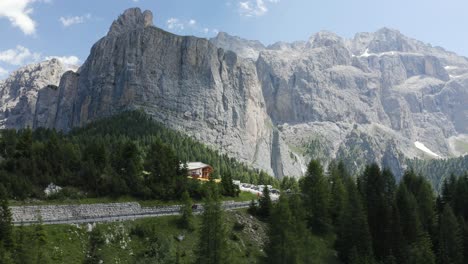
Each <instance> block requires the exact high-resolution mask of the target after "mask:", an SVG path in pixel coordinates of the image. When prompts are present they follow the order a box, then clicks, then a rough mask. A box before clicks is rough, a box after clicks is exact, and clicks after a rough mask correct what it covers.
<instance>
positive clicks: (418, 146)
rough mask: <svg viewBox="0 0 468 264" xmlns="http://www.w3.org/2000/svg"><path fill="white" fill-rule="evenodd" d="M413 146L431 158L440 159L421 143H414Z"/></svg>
mask: <svg viewBox="0 0 468 264" xmlns="http://www.w3.org/2000/svg"><path fill="white" fill-rule="evenodd" d="M414 146H415V147H416V148H418V149H419V150H422V151H424V152H425V153H427V154H429V155H431V156H433V157H436V158H440V155H438V154H436V153H434V152H433V151H432V150H430V149H429V148H428V147H426V146H425V145H424V144H423V143H421V142H419V141H416V142H414Z"/></svg>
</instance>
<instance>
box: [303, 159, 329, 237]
mask: <svg viewBox="0 0 468 264" xmlns="http://www.w3.org/2000/svg"><path fill="white" fill-rule="evenodd" d="M300 185H301V191H302V194H303V195H304V206H305V209H306V212H307V221H308V225H309V227H310V228H311V230H312V231H313V232H314V233H317V234H324V233H327V232H328V231H329V229H330V226H331V219H330V208H329V201H330V196H329V193H330V191H329V183H328V179H327V178H326V177H325V176H324V175H323V168H322V165H320V162H319V161H317V160H312V161H310V163H309V166H308V168H307V173H306V175H305V177H304V178H302V179H301V184H300Z"/></svg>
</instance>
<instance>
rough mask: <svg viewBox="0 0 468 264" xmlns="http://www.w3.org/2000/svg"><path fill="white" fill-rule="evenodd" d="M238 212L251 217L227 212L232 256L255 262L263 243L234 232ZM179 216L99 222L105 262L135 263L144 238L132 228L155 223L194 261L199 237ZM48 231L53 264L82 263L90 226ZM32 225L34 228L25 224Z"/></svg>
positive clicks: (53, 227) (51, 227) (54, 227)
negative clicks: (181, 237) (232, 235)
mask: <svg viewBox="0 0 468 264" xmlns="http://www.w3.org/2000/svg"><path fill="white" fill-rule="evenodd" d="M235 214H239V215H241V216H242V217H248V218H249V219H250V217H249V216H248V215H247V213H246V212H245V211H236V212H226V218H227V221H226V223H227V225H228V228H229V230H230V231H229V233H235V234H236V235H235V237H237V238H238V239H236V240H233V239H230V241H231V242H230V243H231V246H232V248H233V250H232V253H233V257H234V258H235V260H236V261H237V262H236V263H255V261H256V259H257V257H258V256H260V255H261V254H262V252H261V251H260V245H259V244H258V242H256V241H255V240H254V239H252V237H251V233H250V232H248V231H247V229H244V230H242V231H233V229H232V227H233V225H234V222H235V221H236V220H235V219H236V217H235ZM177 219H178V217H177V216H167V217H159V218H145V219H139V220H136V221H126V222H116V223H105V224H99V228H101V230H103V231H104V237H105V238H106V239H107V240H108V241H109V243H106V244H105V245H104V246H103V247H102V248H100V252H101V253H102V256H103V258H102V259H103V261H104V263H132V262H133V256H136V255H139V254H140V253H141V252H142V251H143V250H144V241H142V239H141V238H139V237H137V236H134V235H130V230H131V229H132V228H133V227H134V226H136V225H143V226H145V225H147V226H150V225H156V226H157V229H156V233H157V235H158V236H161V237H165V238H170V239H171V240H172V243H173V245H174V246H175V247H176V248H177V247H178V248H179V252H181V260H182V263H191V261H192V260H193V259H194V249H195V248H196V244H197V239H198V230H195V231H194V232H188V231H186V230H183V229H180V228H179V227H178V226H177ZM195 221H196V225H197V227H198V226H199V225H200V217H199V216H196V218H195ZM254 221H255V222H256V224H255V225H258V226H262V228H265V224H264V223H261V222H259V221H257V220H255V219H254ZM44 227H45V230H46V232H47V239H48V245H47V247H48V250H47V251H48V253H49V255H50V256H51V258H52V263H67V264H73V263H82V262H83V259H84V258H85V256H86V253H87V248H88V239H89V233H88V232H87V229H88V225H80V226H78V225H76V226H75V225H48V226H44ZM23 228H33V227H23ZM180 234H185V239H184V240H183V241H181V242H177V241H176V239H175V236H177V235H180Z"/></svg>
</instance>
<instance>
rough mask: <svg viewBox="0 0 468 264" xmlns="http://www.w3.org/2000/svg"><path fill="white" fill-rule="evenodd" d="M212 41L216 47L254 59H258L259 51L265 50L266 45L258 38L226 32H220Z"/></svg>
mask: <svg viewBox="0 0 468 264" xmlns="http://www.w3.org/2000/svg"><path fill="white" fill-rule="evenodd" d="M210 42H211V43H213V44H214V45H215V46H216V47H220V48H223V49H225V50H230V51H234V52H235V53H237V55H239V56H240V57H243V58H249V59H253V60H256V59H257V58H258V55H259V53H260V52H261V51H263V50H265V46H264V45H263V44H262V43H261V42H260V41H258V40H247V39H243V38H240V37H237V36H232V35H229V34H228V33H226V32H219V33H218V35H217V36H216V37H214V38H212V39H210Z"/></svg>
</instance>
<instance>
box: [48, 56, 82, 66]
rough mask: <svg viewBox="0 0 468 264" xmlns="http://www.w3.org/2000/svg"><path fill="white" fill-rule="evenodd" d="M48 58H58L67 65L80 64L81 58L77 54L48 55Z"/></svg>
mask: <svg viewBox="0 0 468 264" xmlns="http://www.w3.org/2000/svg"><path fill="white" fill-rule="evenodd" d="M45 59H46V60H51V59H57V60H59V61H60V62H61V63H63V64H66V65H80V59H79V58H78V57H76V56H47V57H45Z"/></svg>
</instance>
